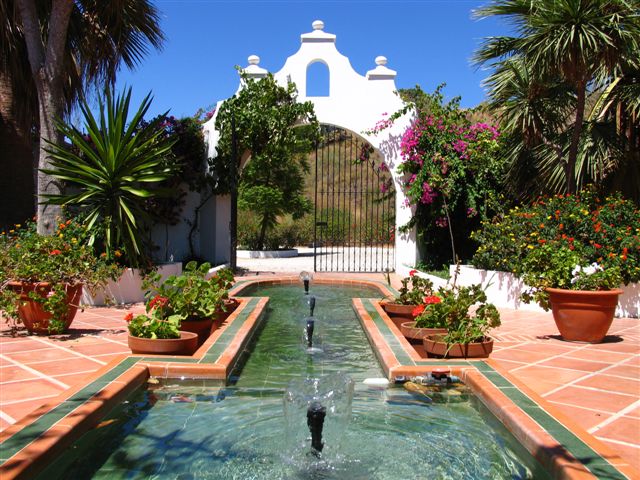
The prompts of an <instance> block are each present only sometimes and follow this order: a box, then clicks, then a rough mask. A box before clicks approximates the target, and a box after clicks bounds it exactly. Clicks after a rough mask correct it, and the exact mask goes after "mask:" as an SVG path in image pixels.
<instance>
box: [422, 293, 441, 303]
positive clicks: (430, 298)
mask: <svg viewBox="0 0 640 480" xmlns="http://www.w3.org/2000/svg"><path fill="white" fill-rule="evenodd" d="M423 302H424V303H425V304H427V305H433V304H434V303H440V302H442V299H441V298H440V297H439V296H437V295H430V296H428V297H424V300H423Z"/></svg>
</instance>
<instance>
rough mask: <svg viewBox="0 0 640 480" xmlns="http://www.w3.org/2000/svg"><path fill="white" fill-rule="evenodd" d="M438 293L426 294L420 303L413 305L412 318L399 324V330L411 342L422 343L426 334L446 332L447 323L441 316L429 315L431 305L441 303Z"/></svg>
mask: <svg viewBox="0 0 640 480" xmlns="http://www.w3.org/2000/svg"><path fill="white" fill-rule="evenodd" d="M441 302H442V299H441V298H440V297H439V296H438V295H428V296H426V297H424V298H423V299H422V304H421V305H418V306H416V307H414V309H413V312H412V315H413V317H414V320H413V321H411V322H404V323H402V324H401V325H400V332H402V334H403V335H404V336H405V337H406V338H407V339H408V340H409V341H410V342H412V343H422V339H423V338H424V337H425V336H427V335H434V334H440V333H447V324H446V322H445V319H444V318H442V317H441V316H437V315H431V314H430V309H431V306H432V305H435V304H437V303H441Z"/></svg>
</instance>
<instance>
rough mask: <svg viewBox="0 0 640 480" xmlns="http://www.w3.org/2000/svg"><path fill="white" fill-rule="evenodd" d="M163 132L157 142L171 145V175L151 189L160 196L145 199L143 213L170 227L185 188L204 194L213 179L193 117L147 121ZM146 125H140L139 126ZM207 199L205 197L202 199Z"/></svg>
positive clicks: (198, 125)
mask: <svg viewBox="0 0 640 480" xmlns="http://www.w3.org/2000/svg"><path fill="white" fill-rule="evenodd" d="M151 123H156V124H158V125H159V126H160V127H161V128H162V129H163V134H162V135H161V136H160V138H163V139H164V140H165V141H168V142H170V143H171V151H170V152H168V155H170V156H171V157H172V158H173V163H175V168H174V170H173V174H172V175H171V176H170V177H169V178H167V179H166V180H164V181H162V182H158V183H157V184H154V186H153V189H154V190H158V191H160V192H162V193H163V195H156V196H154V197H151V198H149V199H148V200H147V201H146V202H145V210H146V211H147V212H149V213H150V215H152V216H153V218H154V220H156V221H158V222H162V223H167V224H170V225H175V224H177V223H178V222H179V221H180V214H181V212H182V210H183V208H184V205H185V197H186V192H185V187H184V186H186V188H187V189H189V190H190V191H193V192H200V193H205V192H208V191H210V189H211V188H212V182H213V177H212V176H211V174H210V173H209V172H208V169H207V149H206V145H205V142H204V134H203V132H202V124H201V121H200V119H199V118H198V117H197V116H194V117H184V118H175V117H174V116H170V117H167V116H166V115H159V116H158V117H156V118H155V119H153V120H152V121H151ZM147 124H148V123H147V122H143V123H142V126H146V125H147ZM206 198H207V199H208V198H209V197H206Z"/></svg>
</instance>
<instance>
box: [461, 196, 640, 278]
mask: <svg viewBox="0 0 640 480" xmlns="http://www.w3.org/2000/svg"><path fill="white" fill-rule="evenodd" d="M472 236H473V239H474V240H476V241H477V242H478V243H479V244H480V246H479V247H478V250H477V251H476V253H475V255H474V256H473V264H474V265H475V266H476V267H478V268H484V269H489V270H501V271H509V272H513V273H515V274H517V275H522V274H523V273H525V272H524V269H523V265H524V264H525V260H526V259H527V257H528V256H529V255H531V254H534V253H535V252H536V251H537V250H538V249H540V248H542V247H544V246H545V245H552V246H553V247H554V248H566V249H568V250H571V251H574V252H576V253H577V254H578V257H577V258H578V259H579V260H580V264H582V265H586V264H591V263H598V264H599V265H601V266H602V267H603V268H604V269H605V270H608V269H610V268H612V267H617V268H618V269H619V270H620V273H621V275H622V279H623V281H624V283H625V284H626V283H629V282H637V281H640V209H638V206H637V205H636V204H634V203H633V202H631V201H629V200H626V199H624V198H622V196H621V195H619V194H616V195H612V196H608V197H606V198H605V199H604V200H601V199H600V198H599V197H598V195H597V193H596V192H595V191H594V190H593V189H587V190H584V191H582V192H580V194H578V195H556V196H553V197H549V198H541V199H539V200H538V201H536V202H534V203H533V204H532V205H530V206H526V207H516V208H514V209H512V210H511V211H509V213H508V214H506V215H505V216H504V217H503V218H498V219H494V220H493V221H492V222H483V227H482V229H481V230H478V231H476V232H474V233H473V234H472Z"/></svg>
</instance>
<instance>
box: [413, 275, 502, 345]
mask: <svg viewBox="0 0 640 480" xmlns="http://www.w3.org/2000/svg"><path fill="white" fill-rule="evenodd" d="M425 302H426V303H425V305H424V306H425V308H424V310H423V312H422V313H421V314H420V315H418V316H417V317H416V325H417V326H418V327H423V328H424V327H431V328H437V327H444V328H447V330H448V333H447V335H446V336H445V337H444V339H443V341H444V342H445V343H447V345H452V344H454V343H462V344H467V343H472V342H477V341H481V340H482V339H484V338H485V337H486V336H487V334H488V332H489V330H490V329H492V328H495V327H499V326H500V313H499V312H498V310H497V309H496V307H495V306H494V305H493V304H491V303H487V295H486V293H485V292H484V290H483V289H482V287H481V286H480V285H471V286H468V287H460V286H456V285H454V286H452V287H440V288H439V289H438V293H437V295H435V296H432V297H428V298H426V299H425Z"/></svg>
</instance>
